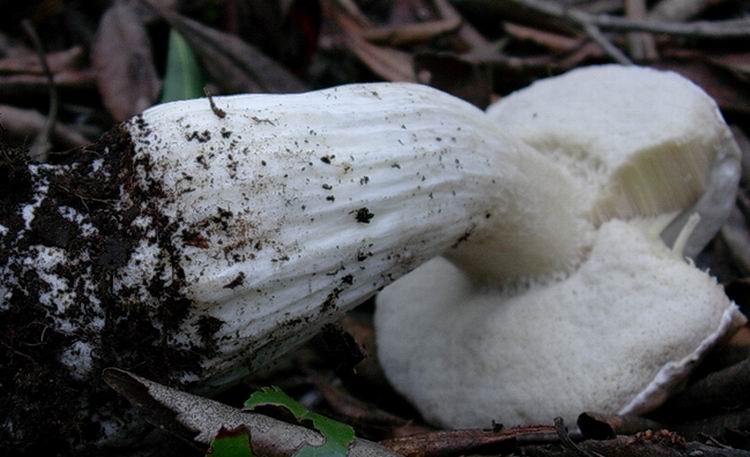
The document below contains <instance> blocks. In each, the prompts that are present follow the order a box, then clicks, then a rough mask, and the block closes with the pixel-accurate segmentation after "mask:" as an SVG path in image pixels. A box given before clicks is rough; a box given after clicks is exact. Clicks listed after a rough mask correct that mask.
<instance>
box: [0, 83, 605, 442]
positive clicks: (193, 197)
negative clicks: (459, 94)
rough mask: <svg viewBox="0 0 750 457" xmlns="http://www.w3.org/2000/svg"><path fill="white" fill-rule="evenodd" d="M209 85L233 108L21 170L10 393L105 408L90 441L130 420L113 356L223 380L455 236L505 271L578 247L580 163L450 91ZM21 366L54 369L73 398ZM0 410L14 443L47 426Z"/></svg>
mask: <svg viewBox="0 0 750 457" xmlns="http://www.w3.org/2000/svg"><path fill="white" fill-rule="evenodd" d="M214 101H215V104H216V105H217V107H218V108H219V109H221V110H222V111H223V113H225V115H224V116H221V117H219V116H217V115H216V114H215V113H214V111H213V110H212V108H211V106H210V104H209V102H208V101H206V100H192V101H186V102H176V103H171V104H166V105H161V106H158V107H156V108H153V109H150V110H148V111H146V112H145V113H144V114H143V115H141V116H138V117H136V118H134V119H133V120H131V121H129V122H126V123H125V124H123V125H122V126H120V127H119V128H118V129H116V130H115V131H114V132H112V133H111V134H110V135H108V136H107V137H105V138H103V139H102V141H100V142H99V143H98V144H97V145H95V146H93V147H91V148H86V149H82V150H80V151H77V152H76V153H75V154H74V155H72V156H70V157H68V158H66V159H65V161H64V163H59V164H54V165H29V166H19V167H15V168H13V170H12V171H13V173H10V172H9V173H8V174H9V175H11V176H9V178H12V179H9V181H8V182H9V183H10V184H11V186H16V191H15V192H13V193H11V192H5V193H3V197H2V198H3V201H2V203H3V205H2V207H3V208H4V209H5V210H4V212H3V213H0V229H1V231H0V242H2V246H3V250H2V252H3V255H2V257H0V287H1V289H2V290H0V292H2V293H1V294H0V316H2V319H0V322H2V324H0V325H1V328H0V333H2V334H3V335H4V337H3V338H4V341H3V342H4V343H5V345H6V346H8V347H9V348H11V349H12V350H11V351H9V352H5V353H4V354H3V355H2V356H0V357H2V358H1V359H0V365H1V366H2V367H3V372H4V373H16V376H3V378H2V384H3V386H4V388H3V392H4V393H3V397H4V402H6V403H7V404H16V405H17V404H30V405H34V408H36V409H35V410H38V411H39V412H40V414H44V415H47V416H49V415H55V416H65V417H70V418H71V421H70V423H66V425H67V428H66V427H61V428H60V430H59V432H60V435H61V436H81V435H80V434H76V433H73V432H72V430H71V429H70V428H69V427H74V426H75V427H77V426H78V425H75V424H77V423H88V422H89V421H91V422H93V423H96V424H97V425H98V426H99V428H91V430H93V431H92V432H91V433H90V435H85V436H83V441H89V442H90V441H94V442H95V441H100V440H102V439H105V440H106V439H110V440H111V439H114V438H116V437H117V436H118V434H119V432H121V431H122V430H121V428H122V427H121V425H120V424H121V422H118V421H119V417H118V416H119V415H121V413H118V412H117V409H115V407H114V400H113V398H112V396H107V395H103V394H102V384H101V382H100V381H99V379H98V373H99V371H100V369H101V368H102V367H106V366H120V367H125V368H131V369H133V370H135V371H137V372H138V373H139V374H143V375H145V376H148V377H149V378H151V379H155V380H157V381H159V382H164V383H170V384H178V385H181V386H183V387H188V388H191V389H201V390H207V391H215V390H216V389H220V388H223V387H224V386H226V385H227V384H228V383H231V382H234V381H235V380H236V379H238V377H239V376H241V375H242V374H244V373H246V372H247V371H251V370H253V369H255V368H257V367H259V366H262V365H264V364H266V363H267V362H268V361H270V360H272V359H273V358H275V357H277V356H278V355H280V354H282V353H284V352H286V351H288V350H290V349H291V348H293V347H295V346H296V345H299V344H300V343H302V342H304V341H305V340H306V339H307V338H309V337H311V336H312V335H314V334H315V332H316V331H317V329H318V328H320V327H321V326H322V325H323V324H325V323H327V322H330V321H333V320H335V319H337V318H338V317H339V316H340V315H341V314H342V313H343V312H344V311H345V310H347V309H349V308H351V307H353V306H354V305H356V304H358V303H360V302H362V301H363V300H364V299H366V298H367V297H369V296H371V295H372V294H374V293H375V292H376V291H377V290H379V289H380V288H382V287H384V286H386V285H388V284H389V283H390V282H392V281H393V280H395V279H397V278H398V277H399V276H401V275H403V274H405V273H406V272H408V271H410V270H412V269H413V268H415V267H416V266H418V265H419V264H421V263H423V262H425V261H426V260H428V259H430V258H432V257H434V256H436V255H439V254H440V253H442V252H445V251H446V250H450V251H451V257H452V258H453V259H455V261H456V263H457V264H461V265H464V266H465V267H466V268H467V269H470V270H471V271H473V272H474V273H475V275H476V276H477V277H492V278H498V277H503V278H505V280H507V281H512V280H518V279H523V278H525V277H526V276H532V275H533V276H535V277H539V276H544V275H547V274H553V273H556V272H559V271H565V270H566V269H570V268H572V267H573V266H575V265H576V263H577V262H578V261H579V260H580V259H581V258H582V257H583V251H584V248H585V246H586V244H587V240H586V236H585V235H584V236H581V233H584V234H586V233H588V232H590V228H589V226H588V223H587V222H585V220H583V219H582V218H579V217H578V216H577V214H576V212H575V202H576V197H577V194H576V193H575V191H574V187H573V186H572V184H571V183H570V182H569V181H570V180H569V179H567V178H566V177H565V176H563V175H562V174H561V173H560V172H559V171H558V170H557V168H556V167H555V166H554V165H552V164H549V163H547V161H546V160H545V159H544V157H542V156H541V155H540V154H538V153H537V152H536V151H534V150H533V149H531V148H530V147H528V146H526V145H524V144H522V143H520V142H518V141H514V140H510V139H508V138H506V137H504V136H503V135H502V134H501V133H500V132H499V131H498V130H497V128H496V127H494V126H493V124H492V123H491V122H490V121H489V120H488V119H487V118H486V117H485V115H484V113H483V112H481V111H479V110H477V109H476V108H474V107H472V106H470V105H468V104H467V103H465V102H463V101H460V100H458V99H456V98H454V97H451V96H449V95H447V94H444V93H441V92H439V91H436V90H434V89H430V88H427V87H422V86H417V85H408V84H371V85H353V86H344V87H339V88H334V89H330V90H325V91H320V92H313V93H308V94H300V95H247V96H234V97H215V98H214ZM19 170H20V171H19ZM548 182H555V183H556V186H554V187H553V186H548V185H546V184H545V183H548ZM540 246H541V247H543V249H541V250H540V249H539V247H540ZM488 250H490V251H492V252H495V253H497V255H496V258H495V259H493V260H492V262H486V261H485V260H484V259H486V255H485V253H486V252H487V251H488ZM19 328H22V329H24V333H22V334H19V333H18V332H17V331H16V330H14V329H19ZM27 355H28V357H26V356H27ZM48 373H52V375H51V377H49V376H48V377H44V376H46V375H47V374H48ZM26 378H28V379H30V380H32V382H36V381H34V380H37V379H54V380H55V383H56V384H58V385H59V386H60V387H61V388H59V389H57V390H55V391H54V395H55V396H57V397H59V401H55V402H50V401H48V400H49V395H52V392H51V391H49V390H47V391H46V392H47V393H46V394H45V393H44V392H45V390H44V388H43V386H41V385H40V386H39V388H38V389H36V388H33V389H30V388H29V386H28V385H25V384H24V383H22V382H20V381H18V380H19V379H26ZM61 392H62V393H61ZM94 397H96V398H99V399H100V400H99V401H103V402H104V403H105V405H104V406H103V405H102V403H97V404H94V403H91V402H90V401H89V400H90V399H91V398H94ZM71 405H75V406H71ZM3 411H5V418H4V419H3V420H2V421H0V424H5V425H2V428H0V433H1V434H3V435H4V436H5V437H7V438H8V439H7V440H6V441H8V442H16V443H17V442H20V441H24V440H25V441H26V442H33V440H31V441H29V440H28V437H29V436H35V435H34V434H35V433H39V434H46V433H49V431H48V430H47V429H46V428H45V429H44V430H42V429H41V428H39V427H37V426H35V424H36V422H35V421H36V419H37V418H36V417H33V415H29V414H26V413H25V412H21V411H19V410H17V409H16V408H3ZM63 411H64V413H63ZM40 436H41V435H40Z"/></svg>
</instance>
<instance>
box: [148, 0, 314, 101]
mask: <svg viewBox="0 0 750 457" xmlns="http://www.w3.org/2000/svg"><path fill="white" fill-rule="evenodd" d="M152 5H153V3H152ZM154 8H155V9H156V11H158V12H159V14H160V15H161V16H162V17H163V18H164V19H165V20H166V21H167V22H169V24H170V25H171V26H172V27H174V28H175V29H176V30H177V31H178V32H180V34H181V35H182V36H183V37H184V38H185V40H186V41H187V42H188V44H190V47H191V48H192V49H193V51H195V53H196V54H197V55H198V58H199V59H200V60H201V63H202V64H203V68H204V69H205V70H206V72H207V73H208V74H209V75H210V76H211V79H212V80H213V81H214V82H215V83H216V84H218V85H219V86H220V87H221V88H222V89H223V90H225V91H226V92H230V93H244V92H266V93H290V92H304V91H306V90H307V89H308V88H307V85H305V83H303V82H302V81H300V80H299V79H298V78H297V77H296V76H294V75H293V74H292V73H291V72H289V71H288V70H287V69H286V68H284V67H282V66H281V65H279V64H278V63H276V62H274V61H273V60H272V59H270V58H269V57H268V56H266V55H265V54H263V53H262V52H260V51H259V50H258V49H257V48H255V47H254V46H252V45H250V44H248V43H245V42H244V41H242V40H241V39H240V38H239V37H237V36H235V35H230V34H228V33H224V32H221V31H219V30H216V29H213V28H211V27H208V26H205V25H203V24H201V23H200V22H197V21H194V20H192V19H188V18H186V17H184V16H181V15H179V14H177V13H175V12H174V11H171V10H168V9H165V8H160V7H158V6H154Z"/></svg>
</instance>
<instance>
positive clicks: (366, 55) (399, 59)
mask: <svg viewBox="0 0 750 457" xmlns="http://www.w3.org/2000/svg"><path fill="white" fill-rule="evenodd" d="M323 6H324V7H325V10H324V11H325V12H326V14H327V15H329V16H330V17H331V18H332V19H333V20H334V21H335V22H336V23H337V24H338V26H339V27H340V28H341V30H342V31H343V32H344V35H345V38H346V40H345V41H346V45H347V46H348V48H349V50H350V51H352V52H353V53H354V54H355V55H356V56H357V57H358V58H359V59H360V60H361V61H362V62H363V63H364V64H365V65H367V66H368V67H369V68H370V70H372V71H373V72H374V73H375V74H377V75H378V76H380V77H382V78H383V79H385V80H387V81H408V82H415V81H416V78H415V75H414V62H413V58H412V56H411V54H408V53H405V52H402V51H398V50H396V49H391V48H386V47H382V46H376V45H374V44H371V43H368V42H367V41H366V40H365V39H364V38H363V37H362V34H363V33H364V31H365V30H367V28H368V25H367V24H366V23H363V21H362V20H361V19H357V18H358V17H359V16H358V15H357V14H352V13H351V12H349V11H348V10H344V9H343V8H339V7H337V6H336V5H335V4H333V2H331V1H330V0H324V1H323Z"/></svg>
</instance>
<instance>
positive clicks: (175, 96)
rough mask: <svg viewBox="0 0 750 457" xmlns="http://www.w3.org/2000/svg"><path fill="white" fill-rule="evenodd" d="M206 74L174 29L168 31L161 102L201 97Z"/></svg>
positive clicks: (183, 39) (185, 42) (188, 46)
mask: <svg viewBox="0 0 750 457" xmlns="http://www.w3.org/2000/svg"><path fill="white" fill-rule="evenodd" d="M205 85H206V76H205V75H204V73H203V67H201V65H200V63H199V62H198V58H197V57H196V56H195V53H194V52H193V50H192V49H191V48H190V45H188V44H187V41H185V38H183V37H182V35H180V33H179V32H177V31H176V30H175V29H172V30H171V31H170V32H169V49H168V51H167V72H166V75H165V76H164V91H163V92H162V94H161V102H162V103H164V102H172V101H175V100H188V99H191V98H199V97H203V87H204V86H205Z"/></svg>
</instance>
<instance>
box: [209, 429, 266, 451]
mask: <svg viewBox="0 0 750 457" xmlns="http://www.w3.org/2000/svg"><path fill="white" fill-rule="evenodd" d="M209 456H210V457H255V454H253V450H252V448H251V446H250V430H249V429H248V428H247V427H245V426H239V427H237V428H232V429H228V428H225V427H221V428H220V429H219V432H218V433H217V434H216V436H215V437H214V440H213V441H212V442H211V449H209V450H208V452H207V453H206V457H209Z"/></svg>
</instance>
